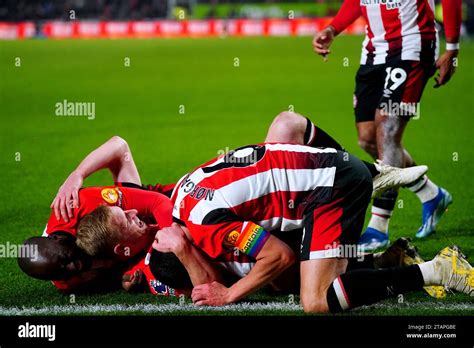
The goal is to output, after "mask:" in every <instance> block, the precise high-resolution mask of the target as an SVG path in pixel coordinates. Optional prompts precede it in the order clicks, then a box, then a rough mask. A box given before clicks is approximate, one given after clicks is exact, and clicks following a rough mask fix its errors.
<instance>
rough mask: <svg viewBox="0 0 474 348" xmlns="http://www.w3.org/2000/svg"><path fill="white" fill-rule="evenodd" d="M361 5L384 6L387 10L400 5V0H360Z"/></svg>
mask: <svg viewBox="0 0 474 348" xmlns="http://www.w3.org/2000/svg"><path fill="white" fill-rule="evenodd" d="M360 5H361V6H374V5H375V6H385V7H386V8H387V10H394V9H397V8H400V7H401V6H402V1H401V0H360Z"/></svg>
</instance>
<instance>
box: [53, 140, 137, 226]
mask: <svg viewBox="0 0 474 348" xmlns="http://www.w3.org/2000/svg"><path fill="white" fill-rule="evenodd" d="M105 168H108V169H109V170H110V172H111V173H112V176H113V179H114V181H115V182H130V183H133V184H136V185H141V180H140V175H139V173H138V169H137V167H136V166H135V162H134V160H133V157H132V153H131V150H130V147H129V146H128V144H127V142H126V141H125V140H124V139H122V138H120V137H118V136H114V137H112V138H111V139H109V140H108V141H107V142H105V143H104V144H102V145H101V146H99V147H98V148H97V149H95V150H94V151H92V152H91V153H90V154H88V155H87V156H86V158H84V160H83V161H82V162H81V163H80V164H79V166H78V167H77V168H76V169H75V170H74V171H73V172H72V173H71V174H70V175H69V177H68V178H67V179H66V181H65V182H64V184H63V185H62V186H61V187H60V188H59V191H58V193H57V194H56V197H55V198H54V200H53V202H52V203H51V208H52V209H54V213H55V215H56V218H57V219H59V218H60V217H62V218H63V219H64V220H65V221H69V218H72V217H73V208H74V207H79V195H78V192H79V189H80V188H81V186H82V183H83V181H84V179H86V178H87V177H88V176H90V175H91V174H93V173H95V172H97V171H99V170H101V169H105Z"/></svg>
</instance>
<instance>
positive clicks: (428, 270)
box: [418, 261, 441, 285]
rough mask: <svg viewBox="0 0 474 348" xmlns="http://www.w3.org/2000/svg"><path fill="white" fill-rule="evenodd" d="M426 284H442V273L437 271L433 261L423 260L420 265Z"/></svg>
mask: <svg viewBox="0 0 474 348" xmlns="http://www.w3.org/2000/svg"><path fill="white" fill-rule="evenodd" d="M418 267H420V271H421V274H422V275H423V281H424V282H425V285H440V284H441V275H439V274H438V273H436V271H435V266H434V262H433V261H428V262H423V263H420V264H419V265H418Z"/></svg>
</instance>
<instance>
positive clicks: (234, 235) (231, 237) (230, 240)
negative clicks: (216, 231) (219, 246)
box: [225, 231, 240, 247]
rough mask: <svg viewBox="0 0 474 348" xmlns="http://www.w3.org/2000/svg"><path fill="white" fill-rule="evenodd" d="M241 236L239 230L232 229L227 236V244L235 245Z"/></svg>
mask: <svg viewBox="0 0 474 348" xmlns="http://www.w3.org/2000/svg"><path fill="white" fill-rule="evenodd" d="M239 237H240V233H239V231H232V232H230V233H229V234H228V235H227V236H226V237H225V244H226V245H227V246H229V247H232V246H234V245H235V243H236V242H237V239H239Z"/></svg>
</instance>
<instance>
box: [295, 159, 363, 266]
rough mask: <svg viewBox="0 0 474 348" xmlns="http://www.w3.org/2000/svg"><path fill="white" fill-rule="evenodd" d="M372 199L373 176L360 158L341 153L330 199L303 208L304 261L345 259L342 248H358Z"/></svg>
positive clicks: (309, 200)
mask: <svg viewBox="0 0 474 348" xmlns="http://www.w3.org/2000/svg"><path fill="white" fill-rule="evenodd" d="M371 196H372V175H371V174H370V172H369V169H368V168H367V166H366V165H365V164H364V163H363V162H362V161H361V160H359V159H358V158H357V157H354V156H352V155H350V154H349V153H347V152H342V151H338V154H337V157H336V176H335V179H334V186H333V188H332V191H331V195H330V197H329V198H326V199H324V200H322V199H311V197H309V198H308V199H307V200H306V201H305V202H304V203H303V204H304V205H305V210H304V216H305V217H304V230H303V238H302V242H301V261H304V260H312V259H322V258H332V257H346V255H342V254H341V250H344V249H342V248H341V246H345V245H346V246H353V247H356V246H357V243H358V241H359V237H360V235H361V234H362V229H363V227H364V219H365V212H366V210H367V207H368V205H369V203H370V200H371Z"/></svg>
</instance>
